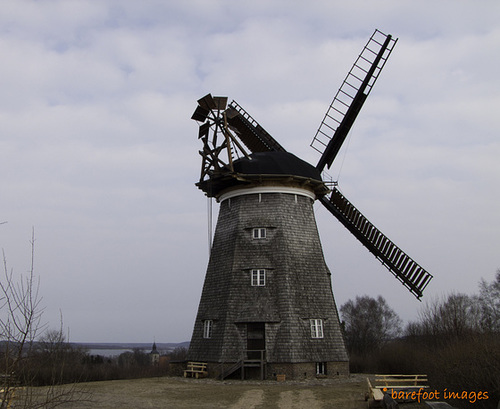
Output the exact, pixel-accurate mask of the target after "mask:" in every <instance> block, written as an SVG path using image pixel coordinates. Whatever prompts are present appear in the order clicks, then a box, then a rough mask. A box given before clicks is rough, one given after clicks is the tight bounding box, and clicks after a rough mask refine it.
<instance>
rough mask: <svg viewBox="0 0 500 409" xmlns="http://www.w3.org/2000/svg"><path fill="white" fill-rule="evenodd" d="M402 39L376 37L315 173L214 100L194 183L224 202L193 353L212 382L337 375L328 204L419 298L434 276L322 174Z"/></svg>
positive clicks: (332, 113) (325, 128)
mask: <svg viewBox="0 0 500 409" xmlns="http://www.w3.org/2000/svg"><path fill="white" fill-rule="evenodd" d="M396 41H397V40H395V39H393V38H392V37H391V36H390V35H389V36H387V35H384V34H382V33H381V32H380V31H378V30H376V31H375V33H374V34H373V35H372V37H371V38H370V40H369V41H368V43H367V45H366V46H365V48H364V49H363V51H362V53H361V54H360V56H359V57H358V59H357V60H356V62H355V63H354V65H353V67H352V69H351V71H350V72H349V74H348V75H347V77H346V79H345V81H344V83H343V84H342V86H341V88H340V90H339V92H338V93H337V95H336V97H335V99H334V100H333V102H332V104H331V105H330V108H329V109H328V111H327V113H326V115H325V118H324V120H323V122H322V124H321V126H320V128H319V130H318V132H317V134H316V136H315V138H314V140H313V143H312V144H311V145H312V146H313V147H314V148H316V149H317V150H319V151H320V153H321V154H322V156H321V159H320V160H319V162H318V164H317V165H316V166H313V165H310V164H309V163H307V162H305V161H303V160H301V159H299V158H298V157H296V156H294V155H293V154H291V153H289V152H287V151H286V150H285V149H284V148H283V146H281V144H279V143H278V142H277V141H276V140H275V139H274V138H273V137H272V136H271V135H270V134H269V133H267V132H266V131H265V130H264V129H263V128H262V127H261V126H260V125H259V124H258V123H257V122H256V121H255V120H254V119H253V118H252V117H251V116H250V115H249V114H248V113H247V112H246V111H245V110H243V108H242V107H241V106H239V105H238V104H237V103H236V102H234V101H233V102H231V103H230V104H228V103H227V97H213V96H212V95H210V94H208V95H206V96H205V97H203V98H201V99H200V100H199V101H198V107H197V108H196V111H195V112H194V114H193V116H192V119H194V120H196V121H198V122H200V123H201V125H200V129H199V138H200V139H201V141H202V142H203V149H202V150H201V151H200V154H201V156H202V169H201V177H200V181H199V182H198V183H197V186H198V187H199V188H200V189H201V190H202V191H203V192H205V194H206V195H207V196H208V197H214V198H216V199H217V201H218V202H219V203H220V209H219V217H218V221H217V226H216V230H215V234H214V239H213V245H212V249H211V254H210V260H209V263H208V268H207V273H206V277H205V283H204V286H203V292H202V296H201V300H200V304H199V309H198V314H197V317H196V321H195V325H194V330H193V336H192V339H191V344H190V348H189V352H188V359H189V360H190V361H200V362H206V363H208V370H209V373H210V375H211V376H219V377H224V376H227V375H229V374H231V373H234V372H236V371H239V374H240V375H241V376H242V378H243V377H246V376H248V375H252V372H254V375H255V376H259V375H260V376H261V377H262V378H272V376H273V375H274V374H286V375H287V377H288V378H303V377H304V376H306V377H309V376H316V375H325V376H333V375H337V374H347V373H348V356H347V353H346V349H345V345H344V340H343V335H342V331H341V327H340V323H339V318H338V313H337V307H336V305H335V300H334V297H333V292H332V286H331V276H330V272H329V269H328V267H327V265H326V263H325V260H324V257H323V251H322V247H321V243H320V239H319V235H318V230H317V227H316V221H315V217H314V212H313V203H314V201H315V200H319V201H320V202H321V203H322V204H323V205H324V206H325V207H326V208H327V209H328V210H329V211H330V212H331V213H332V214H333V215H334V216H335V217H336V218H337V219H338V220H339V221H340V222H341V223H342V224H343V225H344V226H345V227H347V229H349V231H351V233H353V234H354V235H355V236H356V238H358V239H359V240H360V241H361V243H362V244H363V245H364V246H366V247H367V248H368V250H369V251H370V252H372V253H373V254H374V255H375V256H376V257H377V258H378V259H379V260H380V261H381V262H382V263H383V264H384V265H385V266H386V267H387V268H388V269H389V270H390V271H391V272H392V273H393V274H394V276H395V277H396V278H397V279H399V280H400V281H401V282H402V283H403V285H405V286H406V287H407V288H408V289H409V290H410V292H412V293H413V294H414V295H415V296H416V297H417V298H420V297H421V296H422V292H423V290H424V288H425V287H426V286H427V284H428V283H429V281H430V279H431V278H432V276H431V275H430V274H429V273H428V272H427V271H425V270H424V269H423V268H422V267H420V266H419V265H418V264H417V263H415V262H414V261H413V260H412V259H411V258H410V257H409V256H408V255H406V253H404V252H403V251H402V250H401V249H399V248H398V247H397V246H396V245H395V244H394V243H392V242H391V241H390V240H389V239H388V238H387V237H386V236H384V235H383V234H382V233H381V232H380V231H379V230H378V229H377V228H376V227H375V226H373V225H372V224H371V223H370V222H369V221H368V220H367V219H366V218H365V217H364V216H363V215H362V214H361V213H360V212H359V211H358V210H357V209H356V208H355V207H354V206H353V205H352V204H351V203H350V202H349V201H348V200H347V199H346V198H345V197H344V196H343V195H341V193H340V192H339V191H338V190H337V189H336V188H335V187H333V186H328V185H327V184H326V183H325V182H324V181H323V180H322V177H321V172H322V171H323V169H324V167H325V166H328V167H330V165H331V164H332V162H333V160H334V159H335V156H336V155H337V153H338V151H339V149H340V147H341V146H342V143H343V141H344V139H345V138H346V135H347V133H348V131H349V129H350V128H351V126H352V124H353V122H354V120H355V118H356V116H357V114H358V112H359V110H360V108H361V106H362V105H363V103H364V101H365V100H366V97H367V96H368V94H369V92H370V91H371V88H372V87H373V85H374V83H375V81H376V79H377V77H378V75H379V74H380V71H381V69H382V68H383V66H384V64H385V62H386V61H387V58H388V57H389V55H390V53H391V51H392V49H393V47H394V45H395V43H396Z"/></svg>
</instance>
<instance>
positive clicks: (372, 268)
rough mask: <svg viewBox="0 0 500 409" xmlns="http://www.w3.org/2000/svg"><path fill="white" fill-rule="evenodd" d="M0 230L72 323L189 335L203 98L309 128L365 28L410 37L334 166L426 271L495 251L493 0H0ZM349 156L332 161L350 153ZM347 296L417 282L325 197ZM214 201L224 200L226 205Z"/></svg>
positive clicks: (485, 260)
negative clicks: (370, 245) (220, 98)
mask: <svg viewBox="0 0 500 409" xmlns="http://www.w3.org/2000/svg"><path fill="white" fill-rule="evenodd" d="M0 10H1V12H0V55H1V64H0V175H1V177H0V199H1V200H0V222H3V221H6V222H7V223H6V224H2V225H0V247H1V248H3V249H4V251H5V254H6V258H7V263H8V265H9V268H11V269H13V270H14V271H15V272H16V273H19V274H21V273H22V274H24V273H26V271H28V269H29V265H30V243H29V242H30V238H31V230H32V227H34V229H35V234H36V254H35V269H36V273H37V274H38V275H39V276H40V279H41V294H42V295H43V305H44V306H45V314H44V319H45V321H47V322H48V324H49V326H51V327H53V328H57V327H58V326H59V317H60V312H62V315H63V322H64V328H65V331H68V332H69V334H70V339H71V340H72V341H76V342H78V341H80V342H81V341H88V342H150V341H152V340H153V339H156V341H157V342H181V341H186V340H189V339H190V338H191V332H192V327H193V323H194V319H195V315H196V311H197V308H198V302H199V298H200V294H201V289H202V285H203V279H204V275H205V270H206V265H207V262H208V238H207V236H208V234H207V230H208V229H207V199H206V197H205V196H204V195H203V192H201V191H200V190H198V189H197V188H196V187H195V185H194V183H195V182H197V181H198V178H199V174H200V165H201V158H200V156H199V154H198V150H199V149H200V147H201V145H200V142H199V140H198V139H197V132H198V126H197V124H196V123H195V122H194V121H192V120H190V117H191V114H192V112H193V111H194V109H195V107H196V100H197V99H198V98H200V97H202V96H203V95H205V94H207V93H208V92H211V93H212V94H213V95H225V96H228V97H229V98H230V100H231V99H234V100H236V101H237V102H238V103H239V104H240V105H242V106H243V107H244V108H245V109H246V110H247V111H248V112H249V113H250V114H251V115H252V116H253V117H254V118H255V119H257V121H258V122H259V123H260V124H261V125H262V126H263V127H264V128H265V129H266V130H267V131H268V132H269V133H271V134H272V135H273V136H274V138H276V139H277V140H278V141H279V142H280V143H281V144H282V145H283V146H284V147H285V148H286V149H287V150H288V151H291V152H293V153H294V154H296V155H297V156H299V157H301V158H303V159H305V160H307V161H309V162H311V163H314V164H315V163H316V162H317V160H318V154H317V153H316V152H315V151H314V150H313V149H312V148H310V147H309V144H310V142H311V140H312V138H313V136H314V134H315V132H316V130H317V128H318V126H319V124H320V122H321V120H322V118H323V115H324V113H325V112H326V109H327V107H328V105H329V103H330V102H331V100H332V98H333V97H334V95H335V93H336V91H337V89H338V88H339V87H340V85H341V83H342V81H343V79H344V77H345V75H346V74H347V72H348V71H349V69H350V68H351V66H352V64H353V62H354V60H355V59H356V57H357V56H358V54H359V53H360V52H361V50H362V48H363V46H364V45H365V43H366V42H367V40H368V39H369V37H370V35H371V34H372V32H373V30H374V29H375V28H378V29H380V30H381V31H382V32H384V33H386V34H392V35H393V36H394V37H397V38H399V41H398V43H397V45H396V47H395V49H394V51H393V53H392V56H391V58H390V59H389V61H388V63H387V65H386V67H385V68H384V70H383V71H382V73H381V76H380V77H379V80H378V82H377V84H376V86H375V87H374V89H373V91H372V93H371V94H370V97H369V98H368V100H367V102H366V103H365V106H364V107H363V109H362V111H361V113H360V115H359V117H358V120H357V121H356V123H355V126H354V127H353V129H352V131H351V134H350V138H349V140H348V141H347V142H346V144H345V145H346V147H348V149H344V150H343V151H342V152H341V154H340V155H339V157H338V158H337V161H336V163H337V166H335V167H334V168H332V170H331V171H330V173H331V174H332V176H333V177H334V178H335V179H338V180H339V186H340V189H341V191H342V192H343V193H344V194H345V195H346V196H347V197H348V198H349V199H350V200H351V202H353V203H354V204H355V206H356V207H357V208H358V209H359V210H361V212H363V213H364V214H365V215H366V216H367V217H368V219H370V220H371V221H372V222H373V223H374V224H375V225H376V226H377V227H378V228H379V229H380V230H382V231H383V232H384V233H385V234H386V235H387V236H389V237H390V238H391V239H392V240H393V241H394V242H395V243H396V244H398V245H399V246H400V247H401V248H402V249H403V250H405V251H406V252H407V253H408V254H409V255H410V256H411V257H412V258H414V259H415V260H416V261H417V262H419V263H420V264H421V265H422V266H423V267H424V268H426V269H427V270H428V271H429V272H430V273H432V274H433V275H434V279H433V280H432V282H431V283H430V285H429V286H428V288H427V290H426V291H425V294H424V302H425V300H431V299H433V298H434V297H439V296H442V295H444V294H448V293H450V292H464V293H467V294H473V293H475V292H477V284H478V282H479V280H480V279H481V278H482V277H483V278H484V279H486V280H487V281H491V280H493V277H494V274H495V271H496V269H497V268H499V267H500V212H499V207H500V160H499V158H500V114H499V108H500V77H499V75H498V72H499V70H500V67H499V65H500V52H499V51H500V19H499V17H500V2H498V1H497V0H491V1H474V2H472V1H460V0H448V1H426V0H420V1H418V2H417V1H404V0H382V1H357V0H355V1H338V0H335V1H332V0H324V1H315V0H308V1H307V2H306V1H289V0H288V1H285V0H283V1H269V0H266V1H264V0H254V1H248V2H242V1H234V0H232V1H225V0H220V1H218V0H198V1H176V2H174V1H160V0H158V1H132V0H116V1H112V0H100V1H91V0H86V1H85V0H82V1H78V0H59V1H55V0H54V1H52V0H40V1H24V0H0ZM340 165H342V166H340ZM315 210H316V217H317V222H318V226H319V230H320V235H321V237H322V242H323V251H324V253H325V258H326V260H327V263H328V265H329V267H330V269H331V270H332V273H333V286H334V293H335V297H336V301H337V304H338V306H340V305H342V304H343V303H345V302H346V301H347V300H348V299H352V298H354V297H356V296H357V295H365V294H368V295H371V296H374V297H375V296H377V295H379V294H380V295H382V296H384V297H385V298H386V300H387V302H388V303H389V305H390V306H391V307H392V308H394V309H395V310H396V312H398V313H399V314H400V316H401V317H402V318H403V319H404V320H405V321H408V320H411V319H415V318H416V317H417V314H418V310H419V308H420V307H421V306H422V305H423V303H420V302H418V301H417V300H416V299H415V298H414V297H413V296H412V295H411V294H410V293H409V292H408V291H407V290H406V289H405V288H404V287H403V286H402V285H401V284H399V282H398V281H397V280H396V279H395V278H393V277H392V275H391V274H390V273H389V272H388V271H387V270H386V269H385V268H384V267H383V266H381V264H380V263H379V262H378V261H377V260H376V259H375V258H374V257H373V256H372V255H371V254H370V253H369V252H368V251H367V250H366V249H365V248H364V247H362V245H361V244H359V242H358V241H357V240H356V239H355V238H354V237H353V236H352V235H351V234H350V233H349V232H348V231H347V230H346V229H345V228H344V227H343V226H342V225H341V224H340V223H339V222H338V221H337V220H336V219H335V218H333V217H332V216H331V215H330V214H329V213H328V212H327V211H326V210H325V209H324V208H323V207H322V206H321V205H320V204H319V203H317V204H316V206H315ZM216 213H217V206H214V217H215V215H216Z"/></svg>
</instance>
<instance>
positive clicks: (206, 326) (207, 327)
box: [203, 320, 213, 338]
mask: <svg viewBox="0 0 500 409" xmlns="http://www.w3.org/2000/svg"><path fill="white" fill-rule="evenodd" d="M212 328H213V321H212V320H205V321H203V338H212Z"/></svg>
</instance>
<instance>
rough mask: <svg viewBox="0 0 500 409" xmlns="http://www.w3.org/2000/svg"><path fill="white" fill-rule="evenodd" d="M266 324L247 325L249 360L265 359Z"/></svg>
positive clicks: (251, 323)
mask: <svg viewBox="0 0 500 409" xmlns="http://www.w3.org/2000/svg"><path fill="white" fill-rule="evenodd" d="M265 350H266V324H265V323H264V322H249V323H248V324H247V357H248V359H265Z"/></svg>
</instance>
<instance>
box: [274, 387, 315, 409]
mask: <svg viewBox="0 0 500 409" xmlns="http://www.w3.org/2000/svg"><path fill="white" fill-rule="evenodd" d="M322 407H323V404H322V403H321V402H320V401H318V400H317V399H316V397H315V396H314V392H313V391H312V390H310V389H306V390H300V391H286V392H281V393H280V400H279V402H278V408H279V409H303V408H308V409H320V408H322Z"/></svg>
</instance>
